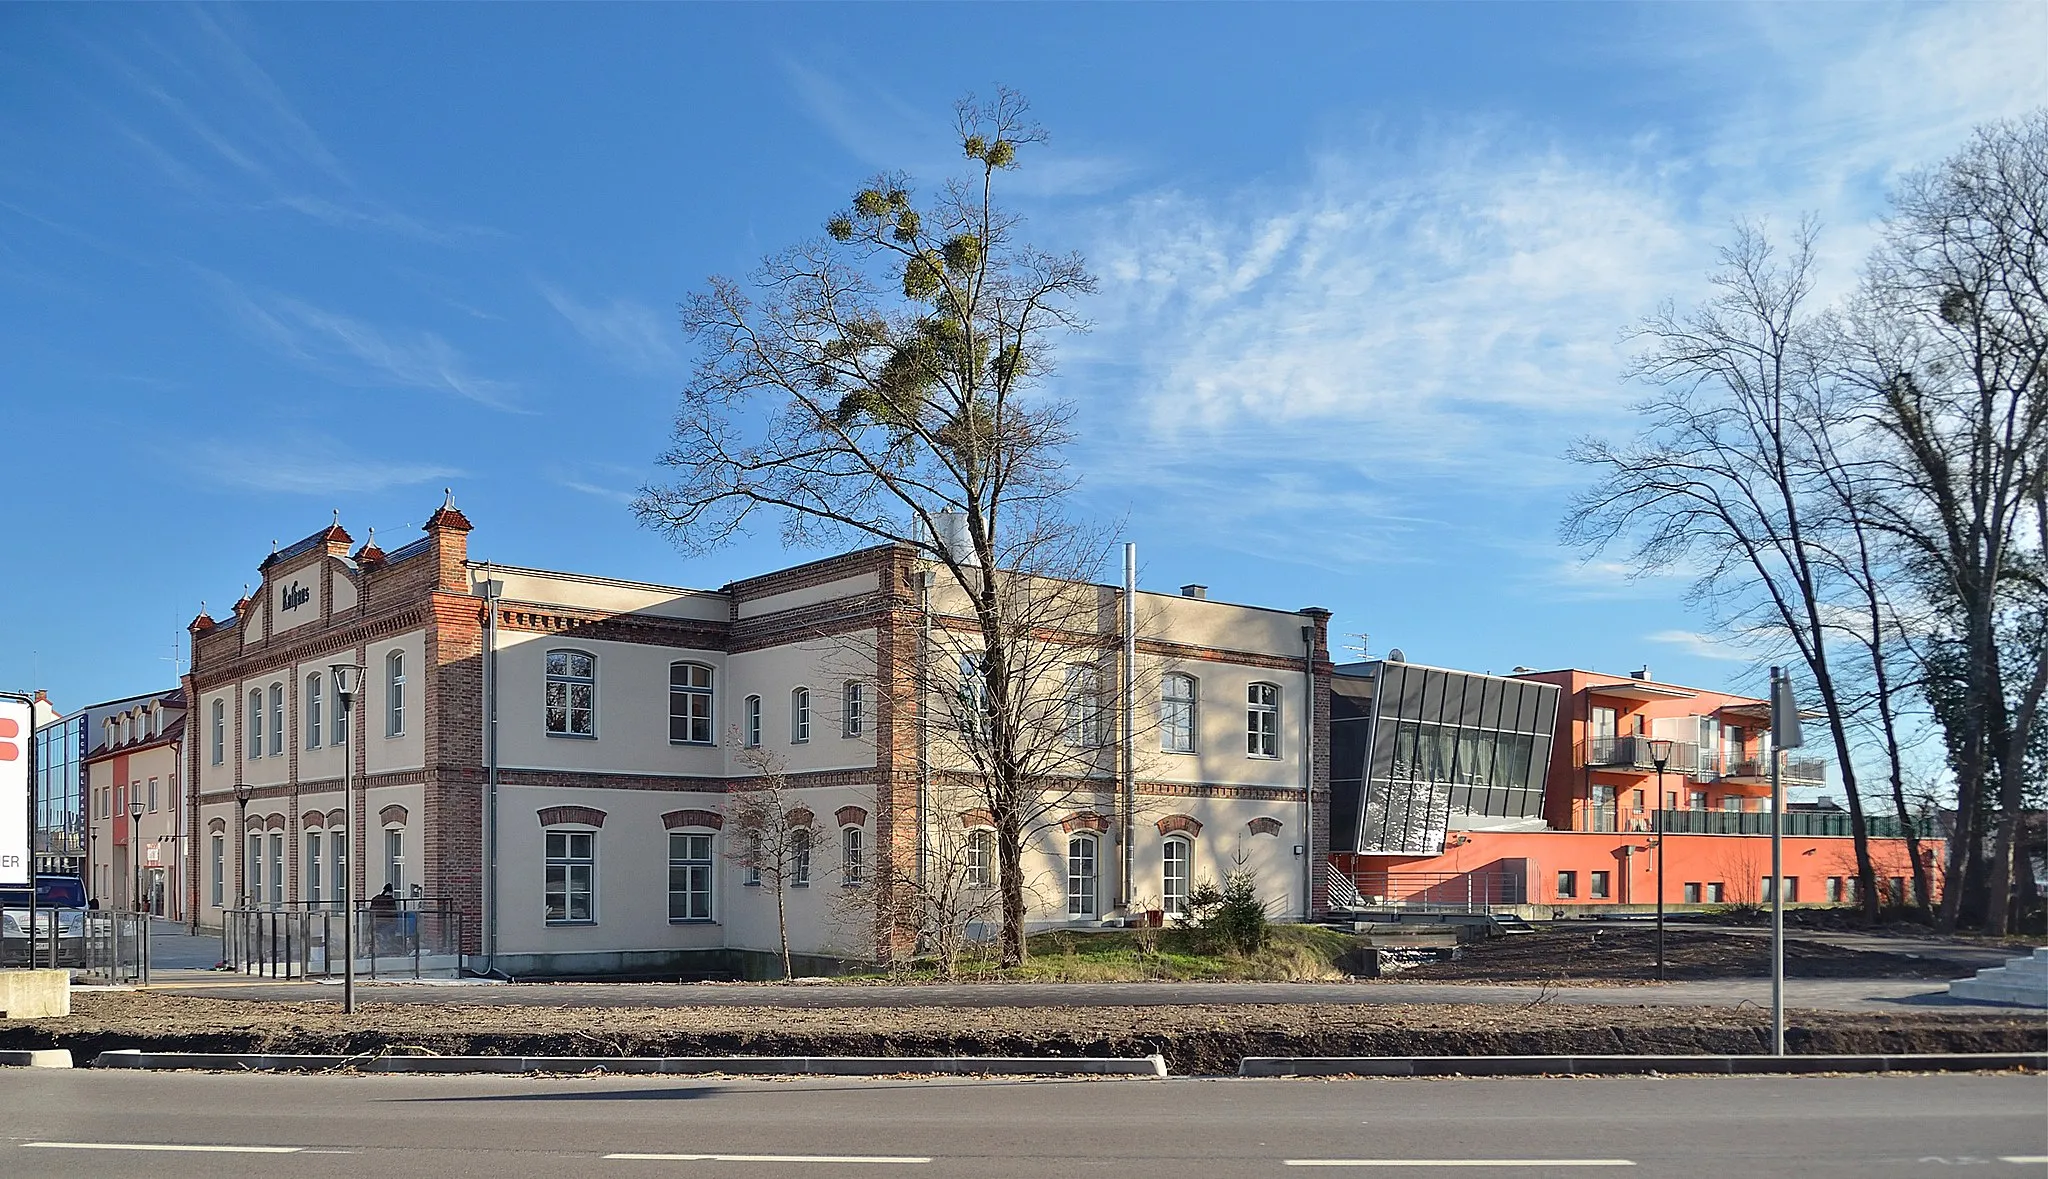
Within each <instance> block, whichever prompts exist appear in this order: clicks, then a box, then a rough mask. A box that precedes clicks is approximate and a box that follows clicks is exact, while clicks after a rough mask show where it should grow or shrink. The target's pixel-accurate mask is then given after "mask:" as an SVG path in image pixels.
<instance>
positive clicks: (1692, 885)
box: [1685, 880, 1700, 905]
mask: <svg viewBox="0 0 2048 1179" xmlns="http://www.w3.org/2000/svg"><path fill="white" fill-rule="evenodd" d="M1685 903H1686V904H1688V905H1697V904H1699V903H1700V882H1699V881H1697V880H1688V881H1686V883H1685Z"/></svg>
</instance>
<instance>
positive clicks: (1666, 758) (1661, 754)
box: [1650, 737, 1671, 770]
mask: <svg viewBox="0 0 2048 1179" xmlns="http://www.w3.org/2000/svg"><path fill="white" fill-rule="evenodd" d="M1650 764H1652V765H1654V766H1656V767H1657V768H1658V769H1660V770H1661V769H1663V768H1664V767H1665V766H1667V765H1670V764H1671V739H1670V738H1669V737H1652V738H1650Z"/></svg>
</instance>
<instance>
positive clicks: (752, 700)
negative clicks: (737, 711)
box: [746, 696, 761, 749]
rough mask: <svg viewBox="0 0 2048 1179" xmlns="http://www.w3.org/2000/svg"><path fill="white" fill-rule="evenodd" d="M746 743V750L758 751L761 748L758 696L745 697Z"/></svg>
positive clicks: (759, 701)
mask: <svg viewBox="0 0 2048 1179" xmlns="http://www.w3.org/2000/svg"><path fill="white" fill-rule="evenodd" d="M746 742H747V748H748V749H759V748H760V747H761V698H760V697H759V696H749V697H747V707H746Z"/></svg>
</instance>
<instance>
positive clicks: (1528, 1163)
mask: <svg viewBox="0 0 2048 1179" xmlns="http://www.w3.org/2000/svg"><path fill="white" fill-rule="evenodd" d="M1280 1161H1281V1162H1283V1163H1285V1164H1287V1165H1288V1166H1290V1167H1633V1166H1635V1165H1636V1164H1635V1160H1633V1159H1282V1160H1280Z"/></svg>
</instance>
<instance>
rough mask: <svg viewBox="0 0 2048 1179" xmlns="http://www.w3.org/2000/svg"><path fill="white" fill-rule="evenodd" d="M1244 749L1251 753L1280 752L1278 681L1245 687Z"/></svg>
mask: <svg viewBox="0 0 2048 1179" xmlns="http://www.w3.org/2000/svg"><path fill="white" fill-rule="evenodd" d="M1244 699H1245V704H1244V751H1245V753H1246V754H1247V755H1249V756H1251V757H1279V756H1280V685H1278V684H1253V685H1251V686H1250V687H1249V688H1246V689H1245V697H1244Z"/></svg>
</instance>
